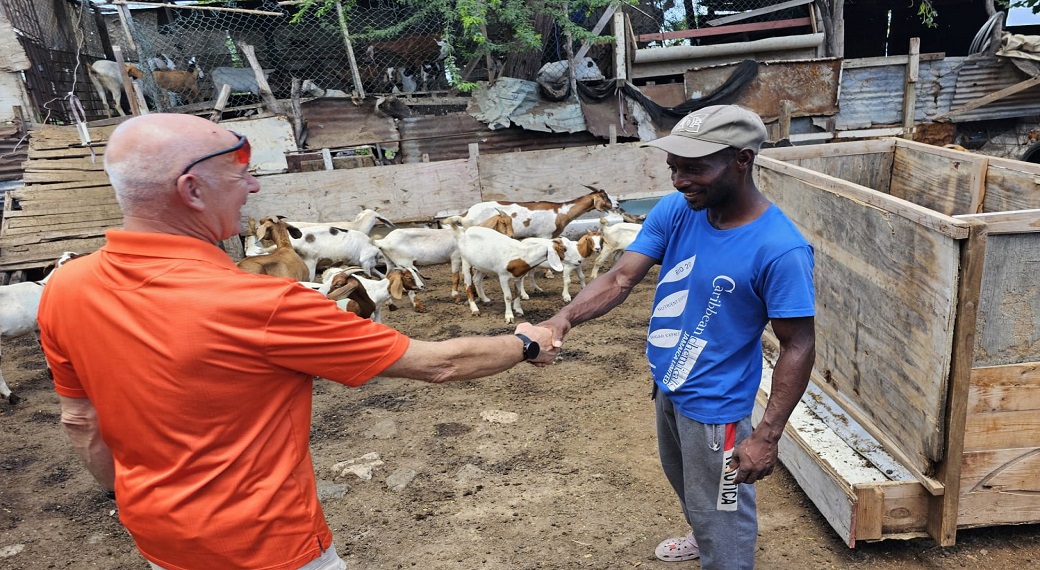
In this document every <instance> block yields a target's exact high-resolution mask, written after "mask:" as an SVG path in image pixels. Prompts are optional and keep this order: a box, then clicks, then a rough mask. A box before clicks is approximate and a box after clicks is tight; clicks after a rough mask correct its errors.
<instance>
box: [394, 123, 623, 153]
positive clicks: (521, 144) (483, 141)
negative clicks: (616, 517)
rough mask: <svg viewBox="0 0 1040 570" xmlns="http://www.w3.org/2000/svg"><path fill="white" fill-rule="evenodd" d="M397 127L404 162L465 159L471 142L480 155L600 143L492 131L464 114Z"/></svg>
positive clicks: (581, 136) (580, 136) (582, 136)
mask: <svg viewBox="0 0 1040 570" xmlns="http://www.w3.org/2000/svg"><path fill="white" fill-rule="evenodd" d="M399 126H400V129H401V154H402V160H403V161H404V162H422V155H423V154H427V155H429V158H430V160H431V161H433V160H451V159H457V158H467V157H468V156H469V145H470V143H478V144H479V145H480V152H481V153H489V154H493V153H502V152H515V151H520V150H542V149H550V148H567V147H573V146H591V145H596V144H602V143H603V141H602V140H600V139H598V138H596V137H595V136H593V135H592V134H590V133H588V132H580V133H571V134H568V133H544V132H538V131H527V130H524V129H521V128H519V127H510V128H507V129H495V130H491V129H489V128H488V127H487V125H485V124H484V123H481V122H480V121H478V120H476V119H474V118H473V117H471V116H470V115H468V114H466V113H452V114H448V115H444V116H441V117H431V116H422V117H410V118H407V119H403V120H402V121H401V122H400V125H399Z"/></svg>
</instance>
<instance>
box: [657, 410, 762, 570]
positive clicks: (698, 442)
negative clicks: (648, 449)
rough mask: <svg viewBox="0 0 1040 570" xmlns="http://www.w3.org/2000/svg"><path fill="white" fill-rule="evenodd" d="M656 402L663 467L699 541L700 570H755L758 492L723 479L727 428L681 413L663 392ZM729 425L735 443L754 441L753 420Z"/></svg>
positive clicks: (744, 485)
mask: <svg viewBox="0 0 1040 570" xmlns="http://www.w3.org/2000/svg"><path fill="white" fill-rule="evenodd" d="M655 402H656V404H655V405H656V409H657V449H658V453H660V455H661V467H662V468H663V469H664V474H665V476H666V477H667V478H668V482H669V483H671V484H672V488H673V489H675V492H676V494H677V495H679V502H680V503H681V504H682V509H683V514H684V515H686V521H687V522H688V523H690V528H692V529H693V536H694V538H696V539H697V544H698V546H699V547H700V551H701V568H703V569H704V570H715V569H717V568H719V569H721V568H725V569H726V570H739V569H744V568H747V569H750V568H754V566H755V540H756V539H757V538H758V515H757V513H756V510H755V487H754V485H747V484H741V485H735V484H734V483H733V482H732V478H733V474H730V475H729V477H728V478H726V476H725V466H724V463H725V462H726V458H727V455H728V454H727V445H726V428H727V426H726V425H710V424H702V423H700V422H698V421H696V420H693V419H690V418H688V417H686V416H684V415H682V414H681V413H678V412H677V411H676V410H675V408H674V407H673V406H672V401H671V400H670V399H669V398H668V396H666V395H664V394H662V393H661V392H660V391H657V397H656V398H655ZM730 425H731V426H733V428H735V430H736V431H735V434H732V435H734V436H735V437H733V441H734V442H740V441H741V440H743V439H744V438H746V437H748V436H749V435H751V418H750V417H747V418H744V419H743V420H741V421H739V422H737V423H736V424H730ZM733 428H731V429H733ZM731 445H733V444H732V443H731Z"/></svg>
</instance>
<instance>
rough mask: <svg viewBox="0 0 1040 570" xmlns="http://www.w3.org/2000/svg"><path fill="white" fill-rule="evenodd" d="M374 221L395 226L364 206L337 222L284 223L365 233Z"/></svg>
mask: <svg viewBox="0 0 1040 570" xmlns="http://www.w3.org/2000/svg"><path fill="white" fill-rule="evenodd" d="M376 222H383V223H384V224H386V225H388V226H390V227H391V228H396V227H397V226H395V225H394V223H393V222H391V221H390V220H388V219H386V218H385V217H383V216H382V215H381V214H380V213H379V212H377V211H375V210H370V209H368V208H365V209H364V210H361V211H360V212H358V215H357V216H354V219H353V220H349V221H348V220H342V221H337V222H295V221H288V220H286V222H285V223H287V224H289V225H291V226H296V227H298V228H301V229H302V228H310V227H314V226H332V227H334V228H339V229H341V230H357V231H359V232H361V233H363V234H365V235H369V234H371V233H372V228H374V227H375V226H376Z"/></svg>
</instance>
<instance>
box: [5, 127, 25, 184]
mask: <svg viewBox="0 0 1040 570" xmlns="http://www.w3.org/2000/svg"><path fill="white" fill-rule="evenodd" d="M28 154H29V141H28V139H25V140H23V139H22V133H21V131H19V129H18V128H17V127H8V126H0V181H2V182H6V181H9V180H20V179H21V178H22V172H23V171H24V169H25V167H24V166H23V163H24V162H25V160H26V158H28Z"/></svg>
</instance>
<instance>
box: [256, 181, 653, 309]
mask: <svg viewBox="0 0 1040 570" xmlns="http://www.w3.org/2000/svg"><path fill="white" fill-rule="evenodd" d="M613 208H614V205H613V203H612V202H611V199H610V197H609V196H607V194H606V192H604V191H602V190H597V189H592V192H590V193H588V194H586V195H584V196H581V197H579V198H576V199H574V200H571V201H569V202H518V203H514V202H481V203H479V204H476V205H474V206H472V207H470V208H469V209H468V210H467V211H466V212H465V213H464V214H462V215H458V216H451V217H449V218H445V219H444V220H442V221H441V226H442V227H438V228H428V227H417V228H397V227H396V226H394V224H393V223H392V222H390V221H389V220H387V219H385V218H383V217H382V216H380V215H379V214H378V213H377V212H375V211H373V210H368V209H366V210H362V211H361V213H359V214H358V215H357V217H356V218H355V219H354V220H350V221H342V222H323V223H320V224H318V223H313V222H302V221H292V220H287V219H285V218H284V217H281V216H268V217H266V218H263V219H262V220H260V222H259V223H256V222H254V221H252V220H251V221H250V225H251V228H250V234H249V236H248V238H247V240H246V251H245V253H246V257H245V258H243V259H242V260H241V261H240V262H239V263H238V266H239V268H241V269H242V270H244V271H248V272H250V273H259V274H266V275H274V276H278V277H289V278H292V279H296V280H298V281H300V282H303V283H304V284H306V285H307V286H310V287H312V288H314V289H317V290H318V291H320V292H321V293H323V294H325V295H326V296H328V297H329V298H330V299H334V300H336V301H337V303H339V304H340V306H341V307H343V308H345V309H346V310H349V311H352V312H355V313H357V314H359V315H361V316H363V317H366V318H372V319H373V320H376V321H379V320H381V312H380V308H381V307H382V306H383V305H384V304H386V303H392V302H393V299H398V300H400V299H403V298H404V295H405V294H406V293H407V295H408V297H409V299H410V301H411V303H412V306H413V307H414V308H415V310H416V311H419V312H424V311H425V310H426V309H425V307H424V305H423V303H422V301H421V300H419V299H418V298H417V297H416V293H417V292H418V291H422V290H424V289H425V283H424V277H423V276H422V274H421V273H420V267H423V266H429V265H437V264H446V263H450V264H451V273H452V283H451V296H452V298H453V299H454V300H455V301H456V302H460V301H461V294H460V290H459V289H460V283H461V284H464V285H465V290H466V297H467V301H468V303H469V307H470V311H471V312H472V313H473V314H474V315H479V314H480V309H479V307H478V306H477V302H476V301H477V299H478V298H479V300H480V301H481V302H482V303H484V304H488V303H490V302H491V299H490V298H488V296H487V294H486V293H485V291H484V286H483V280H484V277H485V276H491V277H493V278H497V279H498V283H499V286H500V287H501V289H502V298H503V303H504V304H505V321H506V323H512V322H513V321H514V315H523V314H524V311H523V308H522V307H521V305H520V301H521V300H525V299H528V298H529V297H528V294H527V291H526V289H525V280H527V276H528V275H531V277H530V283H531V285H532V286H533V287H535V289H536V290H539V291H540V290H541V289H540V288H538V285H537V283H535V282H534V277H533V274H532V273H531V270H532V269H534V268H536V267H544V268H546V271H547V273H548V272H551V271H557V272H561V273H562V274H563V295H562V296H563V300H564V302H569V301H570V300H571V295H570V282H571V275H572V274H573V273H576V274H577V276H578V281H579V283H580V284H581V286H582V287H584V286H585V274H584V272H583V270H582V263H583V262H584V261H585V260H586V259H587V258H590V257H591V256H592V255H593V254H599V255H598V257H597V258H596V260H595V262H594V264H593V269H592V278H595V277H596V275H597V274H598V273H599V269H600V267H601V266H602V265H603V263H604V262H605V261H607V260H608V259H610V258H611V257H612V256H613V255H614V253H615V252H617V251H619V250H623V249H625V248H626V247H628V245H629V244H630V243H631V242H632V240H633V239H635V236H636V234H638V233H639V229H640V227H641V226H640V225H639V224H638V223H634V222H618V223H614V224H609V223H608V220H607V218H601V219H600V226H599V229H598V230H590V231H588V232H587V233H585V234H584V235H581V237H580V238H579V239H577V241H575V240H572V239H570V238H568V237H566V236H564V235H562V234H563V233H564V230H565V229H566V228H567V226H568V224H570V223H571V222H572V221H573V220H574V219H575V218H577V217H578V216H581V215H582V214H584V213H586V212H589V211H591V210H593V209H595V210H597V211H600V212H606V211H608V210H611V209H613ZM378 221H382V222H383V223H385V224H387V225H388V226H390V227H391V228H393V229H392V230H391V231H390V232H389V233H387V234H386V235H385V236H384V237H382V238H376V239H373V238H372V237H371V236H370V233H371V232H372V229H373V228H374V227H375V225H376V223H377V222H378ZM381 266H385V269H386V271H385V273H384V272H383V271H380V269H379V267H381ZM322 268H324V270H323V271H321V272H319V270H320V269H322ZM514 287H515V288H516V293H515V294H514Z"/></svg>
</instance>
